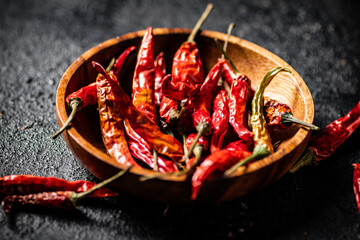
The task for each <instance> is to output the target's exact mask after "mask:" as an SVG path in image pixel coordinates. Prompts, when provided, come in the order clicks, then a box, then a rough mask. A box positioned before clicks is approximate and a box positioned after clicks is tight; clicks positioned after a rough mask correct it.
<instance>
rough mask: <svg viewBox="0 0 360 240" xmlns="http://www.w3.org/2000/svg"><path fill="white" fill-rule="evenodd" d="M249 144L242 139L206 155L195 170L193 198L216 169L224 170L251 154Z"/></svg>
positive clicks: (192, 182) (192, 180) (192, 183)
mask: <svg viewBox="0 0 360 240" xmlns="http://www.w3.org/2000/svg"><path fill="white" fill-rule="evenodd" d="M249 150H250V149H249V145H248V144H247V143H244V142H243V140H240V141H239V143H234V144H232V145H230V146H229V145H228V146H226V147H225V148H224V149H222V150H219V151H217V152H215V153H212V154H211V155H210V156H208V157H206V158H205V160H204V161H203V162H202V163H201V164H200V166H199V167H197V169H196V171H195V172H194V174H193V176H192V179H191V185H192V194H191V199H192V200H195V199H196V198H197V196H198V194H199V191H200V188H201V186H202V184H203V183H204V181H205V180H206V179H208V177H209V176H210V174H212V173H213V172H214V171H220V172H223V171H225V170H227V169H228V168H230V167H231V166H233V165H234V164H236V163H237V162H239V161H240V160H243V159H245V158H247V157H249V156H250V155H251V152H249Z"/></svg>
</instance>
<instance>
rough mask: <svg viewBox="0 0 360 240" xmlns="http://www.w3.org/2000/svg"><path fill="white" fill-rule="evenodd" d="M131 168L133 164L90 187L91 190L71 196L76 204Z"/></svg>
mask: <svg viewBox="0 0 360 240" xmlns="http://www.w3.org/2000/svg"><path fill="white" fill-rule="evenodd" d="M131 168H132V165H131V166H129V167H127V168H125V169H123V170H121V171H120V172H118V173H117V174H115V175H114V176H112V177H110V178H108V179H106V180H104V181H102V182H101V183H99V184H97V185H95V186H94V187H92V188H90V189H89V190H87V191H85V192H81V193H75V192H73V193H72V194H71V196H70V200H71V201H72V202H73V204H74V205H76V202H77V201H79V200H80V199H83V198H85V197H86V196H88V195H90V194H91V193H93V192H95V191H96V190H99V189H100V188H103V187H105V186H106V185H108V184H110V183H112V182H113V181H115V180H116V179H118V178H119V177H121V176H122V175H124V174H125V173H127V172H128V171H129V170H130V169H131Z"/></svg>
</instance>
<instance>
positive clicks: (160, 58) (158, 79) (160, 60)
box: [154, 52, 166, 107]
mask: <svg viewBox="0 0 360 240" xmlns="http://www.w3.org/2000/svg"><path fill="white" fill-rule="evenodd" d="M154 64H155V87H154V90H155V105H156V106H158V107H159V106H160V103H161V99H162V98H163V93H162V89H161V85H162V80H163V78H164V77H165V75H166V65H165V61H164V52H160V53H159V54H158V55H157V56H156V58H155V62H154Z"/></svg>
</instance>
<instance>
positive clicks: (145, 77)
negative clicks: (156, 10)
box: [132, 27, 156, 123]
mask: <svg viewBox="0 0 360 240" xmlns="http://www.w3.org/2000/svg"><path fill="white" fill-rule="evenodd" d="M154 88H155V63H154V36H153V29H152V27H148V28H147V30H146V32H145V35H144V37H143V39H142V42H141V46H140V49H139V53H138V56H137V62H136V66H135V71H134V77H133V85H132V90H133V91H132V102H133V104H134V106H135V107H136V108H137V109H139V110H140V111H142V112H143V113H144V114H145V115H146V116H147V117H148V118H149V119H150V120H151V121H153V122H154V123H156V106H155V96H154V91H155V90H154Z"/></svg>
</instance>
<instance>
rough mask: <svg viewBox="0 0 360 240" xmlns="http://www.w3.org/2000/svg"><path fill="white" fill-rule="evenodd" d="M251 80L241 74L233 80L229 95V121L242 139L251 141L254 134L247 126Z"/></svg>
mask: <svg viewBox="0 0 360 240" xmlns="http://www.w3.org/2000/svg"><path fill="white" fill-rule="evenodd" d="M249 89H250V86H249V80H248V78H247V77H246V76H245V75H240V76H239V77H238V78H236V79H234V80H233V81H232V85H231V92H230V95H229V122H230V124H231V126H232V127H233V128H234V130H235V132H236V133H237V134H238V136H239V138H240V139H243V140H244V141H249V140H250V139H252V138H253V134H252V133H251V132H250V131H249V129H248V128H247V125H248V124H247V114H248V113H247V107H246V106H247V103H248V100H249Z"/></svg>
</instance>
